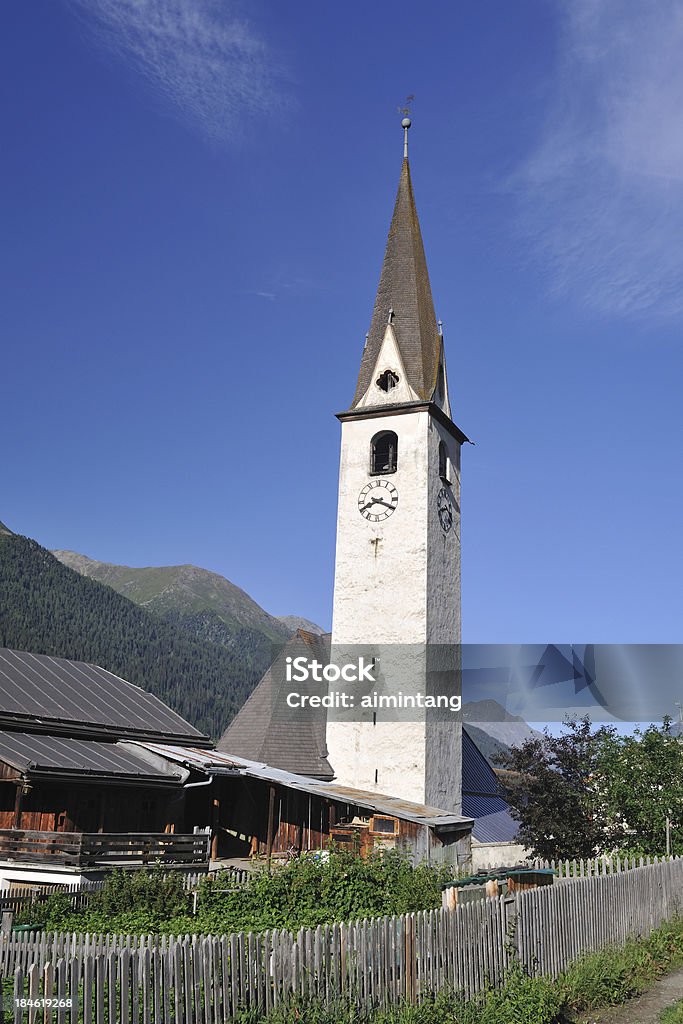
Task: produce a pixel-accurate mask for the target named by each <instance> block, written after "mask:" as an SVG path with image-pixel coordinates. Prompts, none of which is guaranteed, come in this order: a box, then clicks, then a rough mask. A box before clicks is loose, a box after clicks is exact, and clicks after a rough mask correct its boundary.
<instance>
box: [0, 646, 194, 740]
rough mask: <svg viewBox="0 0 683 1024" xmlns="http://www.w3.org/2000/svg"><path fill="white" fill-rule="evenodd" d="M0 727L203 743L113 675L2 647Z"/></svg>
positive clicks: (164, 709) (163, 709)
mask: <svg viewBox="0 0 683 1024" xmlns="http://www.w3.org/2000/svg"><path fill="white" fill-rule="evenodd" d="M0 727H2V728H4V729H7V728H10V729H26V730H28V731H30V732H51V733H55V732H60V733H62V734H64V733H71V734H78V735H90V736H93V735H94V736H100V735H106V736H109V737H112V738H116V739H124V738H128V739H130V738H134V737H140V738H147V739H154V738H159V739H162V738H164V739H172V740H174V741H176V742H177V741H183V740H184V741H186V742H192V743H194V744H197V743H202V742H204V741H206V742H208V740H207V739H206V737H205V736H203V734H202V733H200V732H199V731H198V730H197V729H195V728H194V727H193V726H192V725H190V724H189V722H186V721H185V720H184V719H183V718H181V717H180V715H177V714H176V713H175V711H171V709H170V708H168V707H166V705H165V704H163V703H162V702H161V701H160V700H159V699H158V697H154V696H153V695H152V694H151V693H147V692H146V691H145V690H141V689H140V687H139V686H134V685H133V684H132V683H129V682H126V680H125V679H121V678H120V677H119V676H116V675H114V673H113V672H107V671H106V669H103V668H99V667H98V666H97V665H88V664H86V662H84V661H68V660H67V659H66V658H52V657H50V656H48V655H46V654H28V653H26V652H24V651H10V650H8V649H7V648H0Z"/></svg>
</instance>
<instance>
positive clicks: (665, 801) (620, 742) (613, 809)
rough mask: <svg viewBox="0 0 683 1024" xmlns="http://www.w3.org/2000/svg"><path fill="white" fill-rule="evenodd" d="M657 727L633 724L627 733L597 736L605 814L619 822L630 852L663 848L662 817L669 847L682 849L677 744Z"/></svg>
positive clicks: (682, 754) (681, 769) (682, 763)
mask: <svg viewBox="0 0 683 1024" xmlns="http://www.w3.org/2000/svg"><path fill="white" fill-rule="evenodd" d="M669 726H670V721H669V720H668V719H665V720H664V723H663V725H662V726H661V727H657V726H655V725H651V726H649V727H648V728H647V729H645V730H644V731H641V730H640V729H636V731H635V733H634V734H633V735H631V736H617V735H616V734H615V733H613V732H612V733H610V734H608V735H605V736H603V737H602V740H601V745H600V750H599V756H598V761H597V769H598V778H599V786H600V789H601V791H602V799H603V803H604V807H605V813H606V815H607V816H608V818H609V819H610V820H612V821H613V822H615V824H620V825H621V826H622V827H623V831H624V834H625V842H626V845H627V847H628V849H629V851H630V852H632V853H636V854H649V855H653V856H659V855H661V854H664V853H665V852H666V819H667V818H669V821H670V825H671V851H672V852H673V853H683V745H682V744H681V742H680V740H679V739H678V738H677V737H676V736H674V735H673V734H672V732H671V731H670V728H669Z"/></svg>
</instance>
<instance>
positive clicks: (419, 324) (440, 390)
mask: <svg viewBox="0 0 683 1024" xmlns="http://www.w3.org/2000/svg"><path fill="white" fill-rule="evenodd" d="M410 126H411V122H410V119H409V118H407V117H406V118H404V120H403V122H402V128H403V161H402V165H401V171H400V177H399V184H398V192H397V195H396V202H395V206H394V211H393V216H392V220H391V226H390V229H389V235H388V239H387V243H386V248H385V252H384V260H383V264H382V270H381V274H380V280H379V286H378V289H377V296H376V300H375V305H374V310H373V313H372V319H371V323H370V330H369V332H368V334H367V337H366V342H365V347H364V349H363V353H362V357H361V363H360V369H359V373H358V380H357V383H356V388H355V393H354V396H353V400H352V402H351V405H350V407H349V408H348V409H347V410H346V411H344V412H342V413H338V414H337V416H338V419H339V420H340V422H341V458H340V469H339V496H338V513H337V539H336V558H335V581H334V603H333V625H332V635H331V637H321V638H315V637H312V636H309V635H306V634H304V633H302V632H301V631H300V634H299V635H298V637H296V638H295V639H294V640H293V641H291V642H290V645H289V646H288V648H286V649H285V652H284V655H287V656H289V657H292V656H294V655H295V654H296V653H297V649H299V648H302V646H303V647H304V648H305V647H306V646H308V647H309V648H311V649H315V652H316V654H317V655H320V656H321V657H323V659H325V658H326V659H327V660H328V661H330V660H331V661H335V660H336V661H340V660H344V657H345V656H348V657H351V655H352V654H353V653H354V652H357V651H372V652H374V653H375V654H376V655H377V657H376V658H375V659H373V660H376V661H377V662H380V661H381V663H382V676H383V678H384V680H385V684H387V685H388V688H389V689H392V683H393V689H394V690H396V688H397V687H400V688H401V690H402V691H405V690H406V689H407V690H409V691H410V692H411V693H413V694H416V693H422V694H427V693H429V692H430V689H433V685H434V683H433V680H434V679H435V678H436V679H437V680H439V681H440V683H441V685H440V689H441V690H442V691H443V690H444V689H446V690H448V691H449V692H450V693H451V694H453V695H458V694H459V693H460V689H459V680H460V674H459V653H460V642H461V597H460V576H461V569H460V566H461V558H460V471H461V451H462V447H463V445H464V444H465V443H467V441H468V438H467V437H466V435H465V434H464V433H463V431H462V430H461V429H460V428H459V427H458V426H457V425H456V423H455V422H454V419H453V412H452V406H451V399H450V395H449V388H448V377H447V372H446V355H445V347H444V337H443V330H442V324H441V322H440V321H438V320H437V317H436V313H435V309H434V302H433V299H432V292H431V286H430V282H429V274H428V270H427V261H426V257H425V251H424V245H423V242H422V235H421V231H420V224H419V220H418V215H417V209H416V205H415V198H414V194H413V186H412V181H411V173H410V164H409V159H408V136H409V129H410ZM435 662H436V666H435V664H434V663H435ZM435 667H436V671H435ZM444 681H445V682H444ZM284 696H285V694H284V687H283V685H282V673H278V672H277V671H275V670H274V669H271V670H270V671H269V672H268V673H267V674H266V676H265V677H264V679H263V680H262V682H261V683H260V684H259V686H257V688H256V690H255V691H254V692H253V694H252V695H251V697H250V698H249V700H248V701H247V702H246V704H245V705H244V707H243V708H242V710H241V711H240V712H239V714H238V715H237V717H236V718H235V719H234V720H233V722H232V723H231V724H230V726H229V727H228V729H227V730H226V732H225V733H224V735H223V737H222V738H221V740H220V742H219V744H218V749H219V750H220V751H222V752H224V753H226V754H230V755H234V756H237V757H242V758H247V759H249V760H252V761H255V762H265V763H266V764H268V765H270V766H271V767H274V768H278V769H281V770H283V771H286V772H291V773H294V774H301V775H306V776H309V777H314V778H317V779H319V780H324V781H326V782H328V781H329V780H332V779H334V784H335V785H337V786H341V787H348V788H349V789H353V790H361V791H363V792H365V793H375V794H378V795H380V794H385V795H390V796H400V797H401V798H402V799H404V800H406V801H410V802H412V803H413V804H415V805H421V806H424V807H428V808H432V809H437V808H438V809H440V811H441V812H442V813H449V814H452V815H462V816H463V818H462V821H463V822H464V821H465V816H468V815H470V811H471V809H468V801H469V803H470V804H471V805H472V806H474V804H476V808H477V813H476V816H475V814H471V817H472V818H475V823H474V836H475V841H478V842H479V843H484V844H489V845H493V846H500V847H501V849H499V850H498V851H494V852H493V853H492V857H493V860H494V861H495V859H496V856H497V855H498V854H500V855H501V856H503V851H502V847H503V846H504V845H507V846H509V847H510V849H513V848H514V850H515V855H516V856H517V857H519V856H520V855H521V853H522V851H521V848H519V847H515V846H514V838H515V834H516V825H515V823H514V822H513V821H512V819H511V817H510V814H509V810H508V808H507V805H506V804H505V802H504V800H503V799H502V794H501V790H500V787H499V785H498V783H497V780H496V776H495V772H494V771H493V769H492V768H491V766H490V765H489V764H488V762H487V761H486V759H485V758H484V757H483V755H482V754H481V753H480V752H479V750H478V749H477V747H476V745H475V744H474V743H473V741H472V740H471V739H470V737H469V736H468V735H467V733H466V732H464V731H463V727H462V723H461V721H460V716H459V715H452V714H451V715H443V714H442V715H435V714H431V713H430V712H429V710H425V711H424V712H423V713H422V714H421V715H418V714H411V715H410V716H409V717H406V716H398V717H396V716H395V715H394V716H392V715H391V714H386V713H383V712H381V711H379V712H377V711H367V712H366V713H359V712H358V711H354V712H353V713H352V714H336V713H328V712H326V711H325V710H324V709H321V710H320V712H319V713H318V714H317V715H311V714H310V713H309V714H308V715H301V714H299V713H297V712H296V711H291V710H289V709H287V708H285V707H284ZM476 819H479V823H480V825H479V827H478V824H477V820H476ZM484 819H485V821H484ZM477 832H479V838H478V840H477ZM511 844H512V845H511Z"/></svg>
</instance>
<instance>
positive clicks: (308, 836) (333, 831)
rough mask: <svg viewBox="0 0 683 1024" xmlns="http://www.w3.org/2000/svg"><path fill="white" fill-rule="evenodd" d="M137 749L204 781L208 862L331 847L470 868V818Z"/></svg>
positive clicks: (151, 747) (205, 758)
mask: <svg viewBox="0 0 683 1024" xmlns="http://www.w3.org/2000/svg"><path fill="white" fill-rule="evenodd" d="M143 746H144V749H145V750H147V751H148V752H150V753H154V754H156V755H158V756H159V757H163V758H167V759H168V760H169V762H171V763H174V764H176V765H181V766H182V767H184V768H186V769H187V770H188V771H190V772H192V773H193V775H195V776H197V777H198V778H199V777H203V778H204V779H206V780H207V781H208V780H210V789H209V795H210V799H211V807H212V809H211V814H212V821H211V830H212V835H213V837H214V838H213V856H214V858H219V857H220V858H234V857H248V856H255V855H258V856H263V857H270V856H271V855H272V856H284V855H296V854H299V853H303V852H307V851H311V850H322V849H325V848H326V847H327V846H328V844H329V842H330V840H334V841H335V842H337V843H344V844H349V845H353V846H354V847H355V848H358V850H359V852H360V853H361V854H367V853H369V852H370V851H371V850H372V849H378V848H381V849H387V848H391V849H398V850H401V851H403V852H404V853H406V854H407V855H408V856H409V857H410V858H411V859H412V860H413V861H414V862H415V863H418V862H420V861H432V862H434V863H447V864H453V865H464V864H466V863H468V862H469V857H470V832H471V829H472V819H471V818H466V817H463V816H462V815H458V814H451V813H448V812H446V811H442V810H439V809H438V808H435V807H425V806H423V805H422V804H414V803H411V802H409V801H407V800H401V799H400V798H398V797H394V796H383V795H381V794H378V793H371V792H367V791H364V790H358V789H349V788H348V787H345V786H338V785H336V784H335V783H334V782H329V781H324V780H321V779H316V778H312V777H308V776H304V775H298V774H294V773H292V772H287V771H283V770H282V769H278V768H272V767H270V766H269V765H266V764H259V763H258V762H255V761H249V760H247V759H245V758H239V757H236V756H234V755H231V754H224V753H222V752H220V751H216V750H202V749H197V748H191V747H178V746H174V745H169V744H150V743H145V744H144V745H143Z"/></svg>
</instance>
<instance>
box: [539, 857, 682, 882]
mask: <svg viewBox="0 0 683 1024" xmlns="http://www.w3.org/2000/svg"><path fill="white" fill-rule="evenodd" d="M675 859H676V858H675V857H638V858H636V857H616V856H615V857H607V856H603V857H594V858H591V859H588V860H557V861H555V860H539V859H536V860H533V861H532V862H531V865H532V866H533V867H537V868H551V869H552V870H553V871H554V872H555V874H556V875H557V877H558V878H586V877H589V878H590V877H591V876H592V875H613V874H616V873H618V872H620V871H632V870H633V868H637V867H638V868H642V867H644V866H647V865H649V864H658V863H659V862H660V861H662V860H675Z"/></svg>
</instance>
